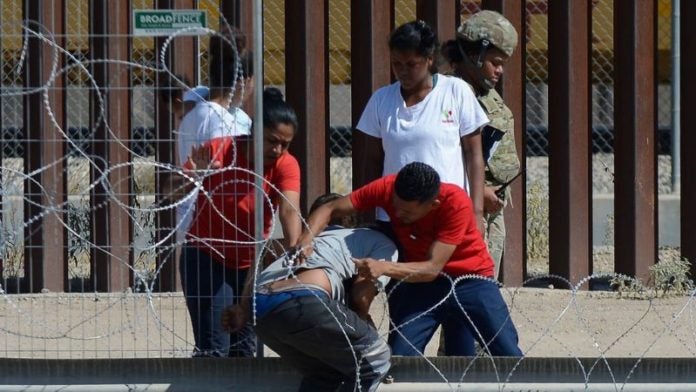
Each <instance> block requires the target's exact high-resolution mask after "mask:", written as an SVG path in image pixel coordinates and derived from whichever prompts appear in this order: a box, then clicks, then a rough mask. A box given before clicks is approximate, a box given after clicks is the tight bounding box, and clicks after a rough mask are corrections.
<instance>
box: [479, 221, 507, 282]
mask: <svg viewBox="0 0 696 392" xmlns="http://www.w3.org/2000/svg"><path fill="white" fill-rule="evenodd" d="M503 211H504V208H503V209H501V210H500V211H498V212H496V213H493V214H484V215H483V218H484V219H485V221H486V227H485V231H486V232H485V234H484V239H485V240H486V244H487V245H488V253H490V254H491V258H493V263H494V264H495V278H496V279H498V273H499V272H500V263H501V262H502V260H503V252H504V251H505V219H504V217H503Z"/></svg>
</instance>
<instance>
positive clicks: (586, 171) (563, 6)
mask: <svg viewBox="0 0 696 392" xmlns="http://www.w3.org/2000/svg"><path fill="white" fill-rule="evenodd" d="M590 15H591V14H590V6H589V4H588V3H587V2H584V1H571V0H558V1H554V2H550V3H549V31H550V32H553V33H552V34H549V130H550V132H549V144H550V148H549V151H550V152H549V190H550V199H549V211H551V213H550V214H549V215H550V216H549V272H550V273H551V274H553V275H559V276H562V277H564V278H566V279H568V280H570V281H571V283H576V282H578V281H579V280H580V279H582V278H584V277H586V276H588V275H589V274H590V273H591V258H592V252H591V246H592V231H591V230H592V213H591V212H592V207H591V205H592V188H591V185H592V184H591V181H590V173H591V170H590V167H591V161H590V152H591V136H590V135H591V134H590V127H591V110H592V108H591V105H590V99H591V96H590V79H589V75H590V56H589V51H590V46H589V45H590V29H591V28H590V23H591V22H590V21H591V19H590Z"/></svg>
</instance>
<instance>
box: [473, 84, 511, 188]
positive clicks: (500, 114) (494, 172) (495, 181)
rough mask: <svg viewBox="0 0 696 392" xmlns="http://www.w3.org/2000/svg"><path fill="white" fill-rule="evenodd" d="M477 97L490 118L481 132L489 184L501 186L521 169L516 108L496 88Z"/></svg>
mask: <svg viewBox="0 0 696 392" xmlns="http://www.w3.org/2000/svg"><path fill="white" fill-rule="evenodd" d="M477 99H478V101H479V103H480V104H481V107H482V108H483V110H484V111H485V112H486V115H487V116H488V118H489V119H490V123H489V124H488V125H486V126H485V127H484V130H483V132H482V135H481V139H482V141H483V144H484V146H483V150H484V151H483V155H484V157H485V158H486V159H487V161H486V185H501V184H503V183H504V182H506V181H508V180H509V179H511V178H512V177H514V176H515V174H517V173H518V172H519V170H520V161H519V158H518V157H517V148H516V146H515V132H514V129H515V122H514V119H513V117H512V111H510V109H509V108H508V107H507V106H506V105H505V103H504V102H503V98H502V97H501V96H500V95H499V94H498V92H497V91H495V89H490V90H489V91H488V93H487V94H486V95H479V96H477ZM493 145H495V146H493ZM492 146H493V148H492V153H491V147H492Z"/></svg>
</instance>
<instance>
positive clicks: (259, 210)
mask: <svg viewBox="0 0 696 392" xmlns="http://www.w3.org/2000/svg"><path fill="white" fill-rule="evenodd" d="M253 19H254V75H255V77H256V80H257V82H256V83H254V172H255V173H256V180H255V184H256V195H255V196H256V197H255V199H254V208H255V211H256V212H255V214H254V228H255V230H254V238H256V239H257V240H258V239H260V238H263V208H264V205H263V203H264V194H263V181H262V178H263V1H262V0H256V1H254V16H253ZM261 250H262V246H261V243H260V242H259V243H257V244H256V259H257V260H258V259H259V256H260V255H261ZM256 268H258V265H254V270H253V271H249V273H253V274H255V273H256ZM253 283H254V284H255V283H256V277H255V276H254V279H253ZM252 287H253V286H252ZM252 295H253V294H252ZM251 301H252V309H253V306H254V305H255V304H254V302H253V301H254V298H253V297H252V298H251ZM255 322H256V320H254V323H255ZM256 355H257V356H258V357H263V345H262V344H260V343H259V344H258V347H257V351H256Z"/></svg>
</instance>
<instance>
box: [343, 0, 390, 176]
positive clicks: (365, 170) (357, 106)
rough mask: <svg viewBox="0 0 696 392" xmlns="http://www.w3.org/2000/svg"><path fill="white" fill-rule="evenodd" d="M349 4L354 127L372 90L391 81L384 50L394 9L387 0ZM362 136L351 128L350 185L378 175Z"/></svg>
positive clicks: (387, 48)
mask: <svg viewBox="0 0 696 392" xmlns="http://www.w3.org/2000/svg"><path fill="white" fill-rule="evenodd" d="M350 4H351V7H350V9H351V27H350V30H351V31H350V33H351V37H352V40H351V58H350V61H351V79H352V81H353V83H352V95H351V105H352V114H353V115H352V117H353V119H352V121H353V124H352V127H353V129H355V126H356V125H357V124H358V120H360V115H361V114H362V111H363V108H365V105H367V101H368V100H369V99H370V96H371V95H372V93H373V92H374V91H375V90H377V89H378V88H380V87H382V86H385V85H387V84H389V83H390V81H391V69H390V65H389V56H387V55H386V54H387V53H389V47H388V42H387V39H388V37H389V33H390V32H391V31H392V29H393V26H394V9H393V7H392V2H391V1H389V0H375V1H372V0H351V3H350ZM366 138H367V136H366V135H364V134H362V133H361V132H353V139H352V150H353V151H354V152H355V153H354V154H352V162H353V189H355V188H359V187H360V186H362V185H365V183H367V179H370V178H377V177H380V176H381V175H382V173H381V167H375V166H376V165H374V164H373V163H372V162H370V161H369V160H368V159H365V156H373V155H375V152H374V151H367V148H366V146H367V145H369V144H368V143H366ZM357 151H361V154H357ZM380 166H381V165H380Z"/></svg>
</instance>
